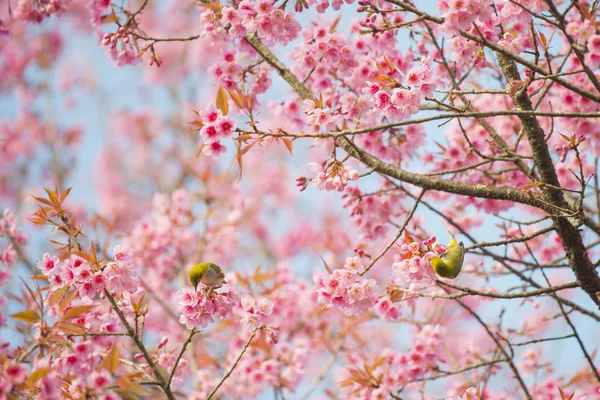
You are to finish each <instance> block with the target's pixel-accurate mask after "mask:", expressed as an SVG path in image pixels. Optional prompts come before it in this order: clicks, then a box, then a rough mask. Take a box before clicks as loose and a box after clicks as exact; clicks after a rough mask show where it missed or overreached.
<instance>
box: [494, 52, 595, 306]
mask: <svg viewBox="0 0 600 400" xmlns="http://www.w3.org/2000/svg"><path fill="white" fill-rule="evenodd" d="M497 58H498V62H499V64H500V67H501V68H502V71H503V73H504V76H505V78H506V81H507V82H508V84H509V86H512V85H513V82H515V81H520V80H521V76H520V74H519V70H518V69H517V66H516V64H515V63H514V61H513V60H511V59H510V58H508V57H506V56H505V55H504V54H501V53H497ZM511 97H512V99H513V101H514V105H515V108H516V109H517V110H527V111H531V110H533V105H532V103H531V99H530V98H529V96H528V94H527V90H526V89H525V90H524V89H521V90H519V91H517V92H516V93H514V94H512V95H511ZM519 119H520V120H521V123H522V125H523V129H524V130H525V135H526V137H527V140H528V142H529V146H530V147H531V151H532V153H533V159H534V163H535V165H536V167H537V170H538V172H539V175H540V179H541V181H542V182H543V183H546V184H548V185H551V186H552V187H542V191H543V193H544V198H545V199H546V201H547V202H548V203H549V204H552V205H555V206H557V207H560V208H569V204H568V203H567V201H566V200H565V196H564V194H563V192H562V191H561V190H560V188H561V185H560V182H559V180H558V175H557V174H556V169H555V168H554V162H553V161H552V157H551V156H550V151H549V149H548V144H547V142H546V137H545V134H544V130H543V129H542V127H541V126H540V124H539V123H538V120H537V119H536V117H534V116H525V115H522V116H519ZM552 221H553V222H554V227H555V230H556V233H557V234H558V236H559V238H560V240H561V243H562V245H563V247H564V249H565V252H566V254H567V259H568V260H569V265H570V266H571V269H572V270H573V272H574V273H575V277H576V278H577V280H578V281H579V282H581V288H582V289H583V290H584V291H585V292H586V293H587V294H588V296H589V297H590V298H591V299H592V300H593V301H594V303H596V304H597V305H598V306H600V299H598V296H596V293H597V292H600V277H599V276H598V274H597V273H596V270H595V268H594V265H593V264H592V262H591V260H590V258H589V256H588V254H587V250H586V248H585V244H584V243H583V239H582V237H581V235H580V233H579V229H578V227H577V225H576V224H574V223H573V222H572V219H570V218H567V217H561V216H553V217H552Z"/></svg>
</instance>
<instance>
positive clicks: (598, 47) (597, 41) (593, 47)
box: [587, 35, 600, 56]
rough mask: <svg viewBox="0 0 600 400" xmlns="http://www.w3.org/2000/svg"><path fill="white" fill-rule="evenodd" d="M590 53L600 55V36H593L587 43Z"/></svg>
mask: <svg viewBox="0 0 600 400" xmlns="http://www.w3.org/2000/svg"><path fill="white" fill-rule="evenodd" d="M587 45H588V49H589V51H590V53H592V54H595V55H597V56H598V55H600V35H592V36H590V38H589V39H588V42H587Z"/></svg>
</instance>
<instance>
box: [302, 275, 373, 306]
mask: <svg viewBox="0 0 600 400" xmlns="http://www.w3.org/2000/svg"><path fill="white" fill-rule="evenodd" d="M313 281H314V283H315V291H316V292H317V295H318V302H319V304H324V305H331V306H333V307H334V308H341V309H343V310H344V312H345V313H346V314H348V315H360V314H361V313H363V312H365V311H366V310H368V309H369V308H370V307H371V306H372V305H373V304H374V303H375V295H374V292H375V290H376V288H377V285H376V283H375V280H373V279H365V278H362V277H361V276H360V275H359V274H358V272H356V271H351V270H348V269H336V270H334V271H333V272H332V274H331V275H329V274H325V273H323V272H322V271H319V270H317V271H316V272H315V274H314V275H313ZM357 289H358V290H357Z"/></svg>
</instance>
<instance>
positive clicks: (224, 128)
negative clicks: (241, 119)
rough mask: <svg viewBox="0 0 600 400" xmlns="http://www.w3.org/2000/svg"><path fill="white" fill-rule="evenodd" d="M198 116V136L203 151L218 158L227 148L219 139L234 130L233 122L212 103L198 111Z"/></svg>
mask: <svg viewBox="0 0 600 400" xmlns="http://www.w3.org/2000/svg"><path fill="white" fill-rule="evenodd" d="M198 115H199V116H200V125H201V127H200V137H201V138H202V139H203V141H204V144H203V152H204V154H208V155H210V156H212V157H214V158H218V157H219V156H220V155H221V154H222V153H224V152H225V151H226V150H227V148H226V147H225V146H223V145H222V144H221V139H229V138H231V137H232V136H233V133H234V132H235V130H236V125H235V122H234V121H233V120H232V119H231V118H229V117H228V116H226V115H223V113H222V112H221V110H219V109H217V108H216V107H215V106H214V105H212V104H209V105H207V106H206V107H204V109H203V110H202V111H201V112H199V113H198Z"/></svg>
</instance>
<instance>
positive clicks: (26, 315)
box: [10, 310, 41, 324]
mask: <svg viewBox="0 0 600 400" xmlns="http://www.w3.org/2000/svg"><path fill="white" fill-rule="evenodd" d="M10 316H11V317H13V318H14V319H18V320H19V321H24V322H27V323H30V324H33V323H35V322H38V321H39V320H40V319H41V318H40V316H39V315H38V313H36V312H35V311H33V310H27V311H21V312H18V313H14V314H11V315H10Z"/></svg>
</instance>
